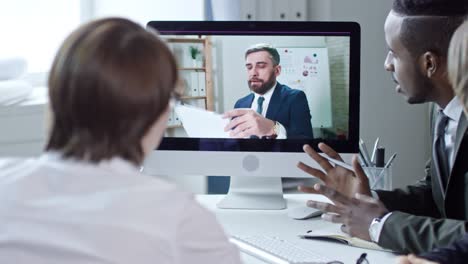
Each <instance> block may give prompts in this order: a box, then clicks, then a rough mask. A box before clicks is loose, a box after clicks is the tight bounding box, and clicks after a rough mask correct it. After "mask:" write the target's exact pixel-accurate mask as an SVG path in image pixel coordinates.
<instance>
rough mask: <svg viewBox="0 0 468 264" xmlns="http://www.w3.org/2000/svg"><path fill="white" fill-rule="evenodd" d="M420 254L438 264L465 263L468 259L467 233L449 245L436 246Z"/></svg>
mask: <svg viewBox="0 0 468 264" xmlns="http://www.w3.org/2000/svg"><path fill="white" fill-rule="evenodd" d="M420 256H421V257H423V258H425V259H429V260H431V261H436V262H439V263H440V264H458V263H460V264H461V263H466V262H467V261H468V234H467V235H465V236H463V237H462V238H461V239H460V240H458V241H457V242H455V243H453V244H451V245H450V246H447V247H443V248H438V249H435V250H433V251H431V252H428V253H425V254H422V255H420Z"/></svg>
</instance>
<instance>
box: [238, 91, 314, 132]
mask: <svg viewBox="0 0 468 264" xmlns="http://www.w3.org/2000/svg"><path fill="white" fill-rule="evenodd" d="M254 97H255V96H254V94H253V93H251V94H249V95H247V96H245V97H243V98H241V99H239V100H237V102H236V104H235V105H234V108H250V107H251V105H252V102H253V100H254ZM265 117H266V118H268V119H270V120H273V121H278V122H280V123H281V125H283V126H284V128H285V129H286V132H287V137H288V138H313V137H314V135H313V132H312V123H311V121H310V119H311V115H310V110H309V104H308V103H307V98H306V95H305V93H304V92H303V91H301V90H297V89H291V88H290V87H288V86H286V85H283V84H280V83H279V82H278V83H277V84H276V87H275V91H274V92H273V95H272V96H271V100H270V104H269V105H268V110H267V113H266V116H265Z"/></svg>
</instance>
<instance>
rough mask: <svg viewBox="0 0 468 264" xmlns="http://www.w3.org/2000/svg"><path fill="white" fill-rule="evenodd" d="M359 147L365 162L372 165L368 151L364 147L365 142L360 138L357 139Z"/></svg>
mask: <svg viewBox="0 0 468 264" xmlns="http://www.w3.org/2000/svg"><path fill="white" fill-rule="evenodd" d="M359 149H360V150H361V152H362V156H363V157H364V159H365V160H366V162H367V164H369V166H372V161H371V160H370V157H369V152H368V151H367V148H366V143H364V140H362V139H359Z"/></svg>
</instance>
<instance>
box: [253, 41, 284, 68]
mask: <svg viewBox="0 0 468 264" xmlns="http://www.w3.org/2000/svg"><path fill="white" fill-rule="evenodd" d="M259 51H266V52H268V53H269V54H270V57H271V60H272V61H273V65H274V66H276V65H279V63H280V55H279V53H278V50H277V49H276V48H274V47H273V46H272V45H270V44H266V43H260V44H255V45H253V46H251V47H249V48H248V49H247V50H246V51H245V57H244V58H247V55H249V54H250V53H254V52H259Z"/></svg>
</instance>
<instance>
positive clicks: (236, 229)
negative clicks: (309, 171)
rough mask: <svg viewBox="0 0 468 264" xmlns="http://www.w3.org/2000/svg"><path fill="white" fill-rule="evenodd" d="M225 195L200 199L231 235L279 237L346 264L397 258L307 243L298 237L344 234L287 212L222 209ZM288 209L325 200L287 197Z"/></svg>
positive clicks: (249, 260)
mask: <svg viewBox="0 0 468 264" xmlns="http://www.w3.org/2000/svg"><path fill="white" fill-rule="evenodd" d="M222 197H223V195H199V196H197V200H198V201H199V202H200V203H201V204H203V205H204V206H205V207H206V208H208V209H209V210H211V211H213V212H214V213H215V214H216V216H217V218H218V220H219V222H220V223H221V225H222V226H223V227H224V229H225V230H226V232H227V233H228V234H238V235H244V234H263V235H271V236H278V237H281V238H285V239H288V240H289V241H292V242H294V243H297V244H298V245H300V246H301V247H309V248H312V249H314V251H316V252H317V253H320V254H322V255H325V256H330V257H333V258H334V259H336V260H340V261H342V262H344V263H346V264H348V263H349V264H354V263H356V259H357V258H358V257H359V256H360V255H361V253H364V252H366V253H367V259H368V260H369V263H370V264H376V263H378V264H383V263H395V255H394V254H392V253H388V252H383V251H375V250H369V249H362V248H356V247H350V246H346V245H340V244H337V243H332V242H323V241H314V240H305V239H300V238H298V237H297V235H299V234H303V233H304V232H306V231H307V230H324V231H335V232H340V225H339V224H333V223H329V222H326V221H323V220H321V218H320V217H317V218H312V219H308V220H294V219H291V218H289V217H288V216H287V209H285V210H271V211H270V210H231V209H219V208H217V207H216V203H217V202H218V201H219V200H221V199H222ZM285 198H286V199H287V203H288V207H290V208H292V207H295V206H299V205H303V204H304V203H305V201H306V200H307V199H313V200H323V197H320V196H318V195H312V194H289V195H285ZM242 259H243V260H244V263H249V264H253V263H264V262H263V261H261V260H258V259H256V258H254V257H251V256H248V255H246V254H242Z"/></svg>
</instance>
